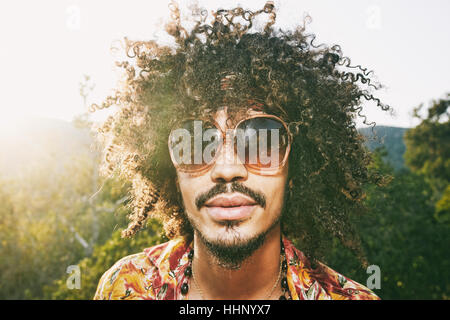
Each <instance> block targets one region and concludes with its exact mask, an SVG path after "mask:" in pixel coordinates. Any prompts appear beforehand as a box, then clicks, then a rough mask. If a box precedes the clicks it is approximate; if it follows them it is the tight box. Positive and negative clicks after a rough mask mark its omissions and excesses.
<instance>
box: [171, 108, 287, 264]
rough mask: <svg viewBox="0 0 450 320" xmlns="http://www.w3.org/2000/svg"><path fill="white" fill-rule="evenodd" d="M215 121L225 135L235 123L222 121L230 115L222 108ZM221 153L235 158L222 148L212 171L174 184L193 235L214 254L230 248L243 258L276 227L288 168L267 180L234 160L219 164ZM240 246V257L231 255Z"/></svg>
mask: <svg viewBox="0 0 450 320" xmlns="http://www.w3.org/2000/svg"><path fill="white" fill-rule="evenodd" d="M255 112H256V111H249V113H250V114H252V113H255ZM258 113H261V112H258ZM214 118H215V121H216V122H217V124H218V125H219V126H220V128H221V129H222V130H223V131H224V132H225V131H226V129H233V128H230V127H228V126H227V123H234V121H227V119H229V118H233V115H230V114H227V110H226V108H223V109H220V110H219V111H217V112H216V114H215V117H214ZM233 120H239V119H233ZM226 148H231V150H228V151H229V152H230V153H231V154H234V151H233V150H232V148H233V147H230V146H227V144H226V143H224V144H223V147H222V149H221V151H220V154H219V155H218V159H217V161H216V162H215V163H214V164H213V166H212V167H210V168H209V169H208V170H207V171H205V172H201V173H200V174H199V173H195V174H192V173H186V172H181V171H178V172H177V174H178V181H179V186H180V190H181V194H182V198H183V202H184V207H185V212H186V214H187V216H188V218H189V220H190V222H191V224H192V225H193V228H194V230H195V231H196V233H197V235H198V236H200V238H201V239H202V240H203V242H205V244H206V245H207V246H208V247H209V248H212V250H213V251H215V249H214V248H219V251H220V249H225V251H226V250H228V249H229V250H230V251H229V252H228V253H229V254H233V255H235V256H239V255H241V256H242V257H241V258H242V259H243V258H245V257H246V256H248V255H250V254H251V252H248V251H254V250H256V249H257V247H259V246H260V245H261V244H262V242H263V240H264V236H265V234H266V233H267V232H268V231H270V230H272V229H273V227H275V226H277V225H278V222H279V218H280V216H281V211H282V207H283V200H284V192H285V185H286V180H287V173H288V165H287V164H286V165H284V166H283V167H282V168H279V169H278V170H277V171H276V172H275V173H273V174H272V173H271V174H270V175H260V174H257V173H252V172H251V171H249V170H248V169H247V168H246V166H245V165H244V164H243V163H242V162H241V161H239V160H237V161H235V162H234V163H230V161H223V157H225V154H226V152H225V149H226ZM230 153H229V154H230ZM234 157H236V155H235V154H234ZM235 159H236V158H235ZM257 239H259V240H257ZM257 242H259V243H257ZM252 243H253V244H252ZM249 246H250V247H249ZM239 247H240V248H241V249H242V250H243V251H244V252H240V253H239V252H238V251H239V250H238V251H233V250H234V249H236V248H239ZM233 248H234V249H233ZM242 250H241V251H242ZM219 255H220V253H219ZM225 255H226V254H225ZM236 259H237V260H239V258H238V257H237V258H236ZM242 259H241V260H242ZM219 260H220V257H219ZM235 262H237V263H239V261H235Z"/></svg>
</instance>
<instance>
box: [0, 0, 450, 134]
mask: <svg viewBox="0 0 450 320" xmlns="http://www.w3.org/2000/svg"><path fill="white" fill-rule="evenodd" d="M178 2H179V3H180V6H181V8H182V12H184V13H185V14H187V11H184V10H183V9H184V8H185V7H187V4H188V3H189V2H188V1H184V0H179V1H178ZM274 2H275V6H276V10H277V24H276V25H275V27H277V28H283V29H293V28H295V27H296V26H297V25H299V24H301V23H302V20H303V16H304V15H305V14H306V13H308V14H309V15H310V16H311V17H312V23H311V24H309V26H308V29H307V30H308V31H310V32H314V33H315V34H316V35H317V43H325V44H328V45H333V44H339V45H340V46H341V47H342V50H343V53H344V55H346V56H348V57H350V58H351V60H352V64H361V65H363V66H364V67H367V68H369V69H371V70H374V72H375V75H376V77H377V79H378V81H379V82H381V83H382V84H383V85H384V86H385V88H384V89H382V90H380V91H379V92H378V93H377V94H378V96H379V97H380V98H382V99H383V101H384V102H385V103H387V104H389V105H391V106H392V107H393V108H394V110H395V115H394V116H392V115H389V114H388V113H386V112H382V111H380V110H379V109H378V108H376V107H375V105H372V104H368V105H367V108H366V111H365V114H366V115H367V116H368V118H369V120H373V121H376V122H377V124H379V125H391V126H397V127H412V126H414V125H417V120H415V119H413V118H412V116H411V113H412V109H413V108H414V107H416V106H418V105H419V104H421V103H424V104H425V105H426V106H428V105H429V103H430V102H431V100H433V99H439V98H442V97H443V96H444V94H446V93H447V92H450V72H449V71H450V58H449V57H450V41H449V40H450V19H449V18H448V13H449V12H450V1H448V0H428V1H424V0H422V1H417V0H415V1H413V0H408V1H407V0H344V1H334V0H314V1H313V0H308V1H304V0H279V1H274ZM168 3H169V1H166V0H158V1H148V0H147V1H144V0H126V1H124V0H109V1H106V0H91V1H82V0H71V1H67V0H53V1H51V0H40V1H32V0H29V1H24V0H14V1H12V0H2V1H1V3H0V40H1V50H0V109H1V110H0V111H1V113H0V125H5V124H11V123H13V119H14V118H17V117H24V116H27V117H28V116H37V117H45V118H56V119H63V120H67V121H70V120H71V119H72V118H73V117H74V116H76V115H78V114H81V113H83V112H84V111H85V107H84V105H83V100H82V98H81V96H80V94H79V82H80V81H81V80H82V78H83V75H85V74H87V75H89V76H91V78H92V81H93V83H95V88H94V90H93V92H92V94H91V96H90V98H89V102H101V101H102V99H103V98H104V97H106V96H107V95H108V94H109V93H111V90H112V88H113V87H114V85H115V83H116V80H117V73H116V71H115V70H114V61H115V57H114V55H113V54H112V52H111V50H110V48H111V45H112V44H113V43H114V42H115V41H117V40H121V39H123V37H128V38H130V39H133V40H149V39H155V38H157V39H158V40H160V41H168V40H167V38H166V37H165V36H164V34H163V32H161V30H163V27H164V23H165V21H167V20H168V17H169V10H168ZM198 3H199V4H200V5H201V6H203V7H205V8H206V9H207V10H208V11H209V12H211V10H213V9H217V8H219V7H220V8H232V7H235V6H236V5H238V4H240V3H241V4H243V6H244V7H245V8H248V9H253V10H257V9H260V8H262V7H263V6H264V3H265V0H246V1H245V2H244V1H242V2H238V1H230V0H229V1H221V0H208V1H205V0H203V1H198Z"/></svg>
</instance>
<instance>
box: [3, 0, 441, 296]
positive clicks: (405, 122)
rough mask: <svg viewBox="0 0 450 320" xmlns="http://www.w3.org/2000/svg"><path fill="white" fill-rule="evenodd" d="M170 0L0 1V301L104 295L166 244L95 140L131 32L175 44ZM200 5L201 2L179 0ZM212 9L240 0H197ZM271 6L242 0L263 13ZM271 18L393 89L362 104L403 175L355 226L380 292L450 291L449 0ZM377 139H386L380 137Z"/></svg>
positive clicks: (378, 145) (338, 264) (330, 259)
mask: <svg viewBox="0 0 450 320" xmlns="http://www.w3.org/2000/svg"><path fill="white" fill-rule="evenodd" d="M168 2H169V1H166V0H164V1H158V2H156V1H144V0H139V1H138V0H128V1H124V0H120V1H119V0H117V1H106V0H105V1H103V0H96V1H82V0H78V1H77V0H72V1H67V0H53V1H50V0H41V1H31V0H28V1H24V0H17V1H10V0H9V1H2V2H1V3H0V39H1V41H2V43H1V50H0V65H1V68H0V98H1V99H0V108H1V112H0V299H92V297H93V295H94V292H95V289H96V286H97V283H98V280H99V279H100V276H101V275H102V274H103V272H105V271H106V270H107V269H108V268H109V267H111V266H112V264H113V263H114V262H116V261H117V260H118V259H120V258H122V257H124V256H126V255H128V254H132V253H137V252H139V251H141V250H142V249H144V248H146V247H149V246H151V245H154V244H156V243H160V242H162V241H166V239H165V238H164V236H163V234H162V230H161V226H160V225H159V223H158V222H156V221H150V222H149V223H148V225H147V227H146V229H145V230H144V231H142V232H140V233H139V234H138V235H137V236H136V237H135V238H134V239H121V238H120V230H121V229H122V228H124V227H125V226H126V224H127V220H126V215H127V213H128V208H127V206H126V205H127V203H128V196H127V188H128V187H129V185H128V183H127V182H126V181H120V180H119V179H116V178H108V179H106V178H102V177H100V176H99V175H98V166H99V160H100V149H99V146H98V145H97V144H96V143H95V142H94V136H93V132H92V130H91V129H90V128H91V126H92V124H95V123H96V122H98V121H101V120H102V119H104V118H105V117H106V116H107V115H108V112H112V111H113V110H112V111H102V112H96V113H95V114H89V113H88V111H87V110H88V106H89V105H90V104H91V103H94V102H97V103H98V102H100V101H101V100H102V99H103V98H105V97H106V96H107V95H108V94H109V93H110V92H111V89H112V88H113V87H114V86H115V84H116V81H117V79H118V75H117V70H115V67H114V61H115V60H117V59H120V56H119V53H118V52H117V51H116V50H112V49H111V48H112V47H113V48H115V47H117V44H118V41H120V40H122V39H123V37H128V38H130V39H133V40H138V39H143V40H148V39H157V40H158V41H160V42H164V43H171V39H170V38H168V37H167V36H166V35H165V34H164V32H163V29H164V28H163V25H164V24H165V22H166V21H168V19H169V10H168ZM179 3H180V7H181V9H182V13H184V14H186V15H188V13H189V7H190V5H191V4H192V1H184V0H183V1H182V0H180V1H179ZM197 3H198V4H199V5H200V6H202V7H205V8H206V9H208V11H209V12H210V11H211V10H213V9H218V8H232V7H235V6H236V5H238V4H239V2H237V1H230V0H228V1H219V0H213V1H211V0H209V1H206V0H205V1H198V2H197ZM264 3H265V0H252V1H245V4H244V5H243V6H244V7H245V8H248V9H253V10H257V9H260V8H262V7H263V6H264ZM275 6H276V8H277V23H276V25H275V27H279V28H283V29H293V28H294V27H295V26H296V25H299V24H301V23H302V21H303V17H304V16H305V14H306V13H308V14H310V16H311V17H312V23H311V24H310V25H309V26H308V29H307V30H308V31H310V32H314V33H316V34H317V39H316V40H317V43H325V44H329V45H332V44H339V45H341V47H342V49H343V52H344V55H346V56H349V57H350V58H351V59H352V64H361V65H362V66H363V67H367V68H368V69H370V70H374V71H375V75H376V77H377V79H378V81H380V82H381V83H382V84H384V85H385V87H384V88H383V89H382V90H380V91H379V92H378V96H379V97H380V98H381V99H382V100H383V101H384V102H385V103H387V104H389V105H391V106H392V107H393V108H394V111H395V113H394V114H387V113H385V112H382V111H380V110H378V109H377V108H376V107H374V106H372V105H368V106H367V107H366V108H365V111H364V114H365V115H367V117H368V120H370V121H375V122H376V123H377V126H376V127H375V130H374V131H371V129H370V127H366V126H364V125H363V124H362V122H361V121H360V120H358V128H359V130H360V132H361V133H362V134H363V135H364V136H366V137H367V142H366V145H367V148H369V149H370V150H372V151H373V156H374V163H373V165H372V166H371V168H370V170H376V171H379V172H383V173H386V174H390V175H391V176H392V177H393V180H392V182H391V183H390V184H389V185H388V186H386V187H384V188H377V189H374V188H371V187H367V188H366V189H367V197H366V202H367V205H368V206H369V208H370V209H371V210H370V214H369V215H367V216H366V217H365V218H364V219H361V221H357V222H356V223H357V224H358V225H359V228H360V230H361V234H362V240H363V247H364V249H365V251H366V254H367V257H368V261H369V263H370V264H373V265H377V266H379V268H380V274H381V281H380V288H376V289H374V291H375V293H376V294H378V295H379V296H380V297H381V298H382V299H449V298H450V274H449V270H450V253H449V252H450V250H448V247H449V245H450V232H449V231H450V185H449V180H450V122H449V105H450V72H449V71H450V59H449V57H450V41H449V40H450V19H448V12H450V2H448V1H447V0H430V1H406V0H397V1H387V0H384V1H382V0H347V1H342V2H337V1H332V0H319V1H318V0H315V1H312V0H311V1H309V0H308V1H304V0H300V1H298V0H296V1H294V0H280V1H275ZM374 133H375V134H376V135H377V136H378V138H377V139H374V138H373V135H374ZM324 262H325V263H327V264H328V265H329V266H330V267H331V268H333V269H335V270H337V271H338V272H340V273H342V274H344V275H346V276H348V277H350V278H352V279H354V280H356V281H358V282H360V283H362V284H364V285H366V281H367V279H368V277H369V276H370V274H368V273H367V270H366V269H364V268H362V267H361V266H360V265H359V264H358V261H357V260H356V259H355V258H354V257H353V256H352V255H351V254H350V252H348V251H347V250H346V249H344V248H342V247H340V245H339V244H337V243H336V246H335V247H334V248H330V252H329V254H328V256H327V257H326V259H325V261H324Z"/></svg>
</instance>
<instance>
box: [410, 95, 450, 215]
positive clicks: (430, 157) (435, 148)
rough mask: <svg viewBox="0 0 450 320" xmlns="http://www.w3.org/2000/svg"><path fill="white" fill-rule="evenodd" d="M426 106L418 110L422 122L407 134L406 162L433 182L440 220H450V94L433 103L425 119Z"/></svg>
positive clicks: (434, 197)
mask: <svg viewBox="0 0 450 320" xmlns="http://www.w3.org/2000/svg"><path fill="white" fill-rule="evenodd" d="M422 107H423V105H420V106H419V107H417V108H415V109H414V115H415V117H416V118H418V119H420V120H421V123H420V124H419V125H418V126H417V127H416V128H413V129H411V130H409V131H408V132H407V133H406V135H405V143H406V147H407V149H406V153H405V161H406V164H407V165H408V166H409V167H410V168H411V170H412V171H414V172H416V173H419V174H422V175H424V177H425V178H426V179H427V181H428V182H429V183H430V185H431V187H432V189H433V197H432V201H434V202H435V203H436V205H437V206H439V207H436V209H435V215H436V218H437V219H439V220H440V221H444V220H445V221H449V220H450V216H449V214H450V213H449V210H448V207H447V209H445V208H444V207H445V203H446V201H447V202H448V197H449V196H448V194H449V191H448V188H449V183H450V121H449V116H450V110H449V107H450V93H449V94H447V97H446V98H443V99H440V100H437V101H433V103H432V105H431V107H430V108H429V109H428V114H427V116H426V117H424V118H423V117H422V116H421V115H420V110H421V109H422ZM446 190H447V191H446ZM444 198H447V200H445V199H444ZM440 200H441V201H440ZM438 203H439V204H438Z"/></svg>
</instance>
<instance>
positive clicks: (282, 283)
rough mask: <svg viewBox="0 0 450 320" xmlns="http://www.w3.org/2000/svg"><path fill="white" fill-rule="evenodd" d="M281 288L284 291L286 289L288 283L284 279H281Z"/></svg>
mask: <svg viewBox="0 0 450 320" xmlns="http://www.w3.org/2000/svg"><path fill="white" fill-rule="evenodd" d="M281 287H282V288H283V289H286V290H287V289H288V282H287V279H286V278H283V280H281Z"/></svg>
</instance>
